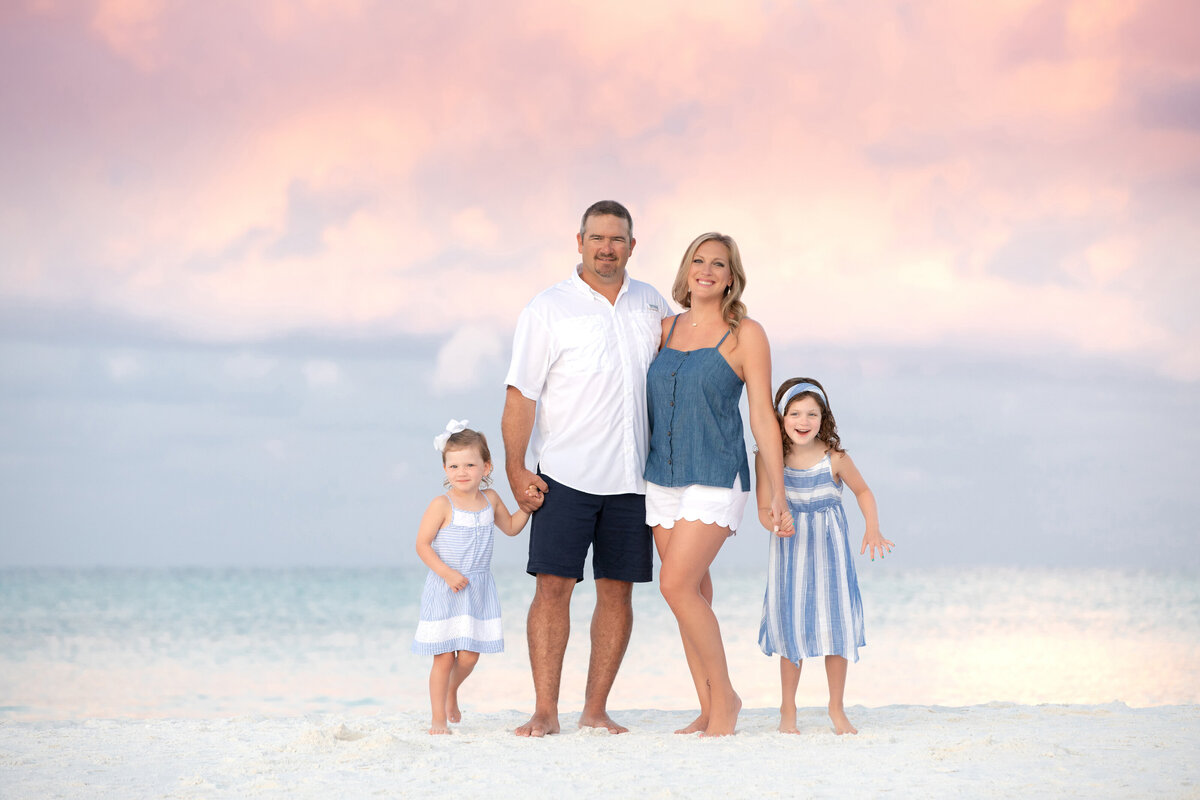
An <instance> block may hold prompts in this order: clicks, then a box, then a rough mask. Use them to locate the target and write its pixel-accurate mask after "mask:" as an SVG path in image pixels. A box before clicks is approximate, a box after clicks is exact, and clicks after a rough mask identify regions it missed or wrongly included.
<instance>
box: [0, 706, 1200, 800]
mask: <svg viewBox="0 0 1200 800" xmlns="http://www.w3.org/2000/svg"><path fill="white" fill-rule="evenodd" d="M849 714H850V718H851V719H852V720H853V721H854V723H855V724H856V725H857V726H858V728H859V731H860V733H859V735H858V736H842V737H838V736H835V735H833V733H832V730H831V729H830V728H829V725H828V721H827V719H826V717H825V715H824V710H823V709H819V708H809V709H802V710H801V715H800V720H799V727H800V728H801V733H800V734H799V735H792V736H787V735H783V734H779V733H777V732H776V731H775V726H776V724H777V722H778V716H777V712H775V711H774V710H773V709H749V710H746V711H743V713H742V716H741V719H740V721H739V725H738V734H737V735H736V736H733V737H728V738H724V739H712V740H702V739H699V738H698V737H695V736H687V737H685V736H676V735H674V734H672V733H671V731H672V730H674V729H675V728H676V727H681V726H682V725H684V724H686V723H687V722H688V721H690V719H691V714H690V713H689V712H683V711H622V712H615V713H614V717H615V718H616V719H618V721H620V722H622V723H624V724H626V725H628V726H629V727H630V728H631V732H630V733H628V734H624V735H621V736H612V735H609V734H607V733H604V732H597V731H591V730H588V731H580V730H578V729H576V728H575V724H576V722H577V720H578V714H567V715H565V716H564V718H563V722H564V723H565V728H564V730H565V731H566V733H564V734H562V735H559V736H553V737H547V738H546V739H539V740H529V739H520V738H517V737H516V736H514V735H513V734H512V733H511V731H512V729H513V728H514V727H516V726H517V725H518V724H520V723H521V722H523V721H524V719H525V716H524V715H523V714H521V713H519V712H517V711H505V712H497V713H490V714H480V715H471V714H469V713H468V714H467V717H466V719H465V721H464V723H463V724H461V725H457V726H454V727H455V731H456V732H455V734H454V735H452V736H436V737H435V736H429V735H428V734H426V733H425V729H426V727H427V725H428V721H427V719H426V718H425V715H424V714H417V713H399V714H380V715H377V716H339V715H329V716H317V715H312V716H307V717H299V718H296V717H291V718H270V717H240V718H233V719H186V720H175V719H156V720H138V719H116V720H85V721H76V722H13V721H5V722H0V797H4V798H52V797H70V798H87V797H104V798H111V797H121V798H127V797H163V798H168V797H169V798H210V797H231V798H233V797H247V798H254V797H288V798H322V799H323V800H326V799H327V798H334V797H350V798H353V797H369V796H379V797H438V796H447V795H448V793H451V792H456V791H460V790H461V791H463V792H464V794H463V795H460V796H462V797H468V796H470V797H480V798H486V797H496V798H508V797H510V796H515V795H518V794H519V795H522V796H527V795H532V796H543V797H544V796H558V797H574V796H584V797H604V796H611V797H615V798H660V797H697V798H705V797H713V798H727V797H753V798H770V797H797V796H812V797H862V796H879V795H888V796H894V797H1017V796H1035V797H1042V796H1052V797H1091V798H1094V797H1123V798H1124V797H1131V796H1132V797H1151V796H1153V797H1200V758H1197V753H1200V706H1159V707H1155V708H1129V707H1127V706H1125V705H1123V704H1121V703H1113V704H1108V705H1102V706H1078V705H1077V706H1059V705H1041V706H1021V705H1012V704H1001V703H993V704H988V705H982V706H968V707H962V708H948V707H942V706H886V707H882V708H864V707H861V706H858V707H852V708H851V709H850V710H849ZM467 792H469V793H470V794H469V795H468V794H466V793H467Z"/></svg>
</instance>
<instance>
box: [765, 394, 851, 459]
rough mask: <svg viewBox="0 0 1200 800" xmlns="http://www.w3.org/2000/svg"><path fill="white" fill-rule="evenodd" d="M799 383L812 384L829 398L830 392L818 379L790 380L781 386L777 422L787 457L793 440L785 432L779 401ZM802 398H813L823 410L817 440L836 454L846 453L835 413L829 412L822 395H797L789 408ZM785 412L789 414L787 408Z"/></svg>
mask: <svg viewBox="0 0 1200 800" xmlns="http://www.w3.org/2000/svg"><path fill="white" fill-rule="evenodd" d="M798 383H811V384H812V385H813V386H816V387H818V388H819V389H820V390H821V391H822V392H823V393H824V394H825V396H826V397H829V392H826V391H825V387H824V386H821V382H820V381H818V380H817V379H816V378H788V379H787V380H786V381H784V382H783V383H781V384H779V390H778V391H776V392H775V421H776V422H777V423H779V435H780V436H782V437H783V454H784V455H785V456H786V455H787V454H788V453H790V452H791V451H792V440H791V438H790V437H789V436H788V435H787V434H786V433H785V432H784V430H783V415H782V414H780V413H779V401H780V400H782V399H783V396H784V395H785V394H787V390H788V389H790V388H792V387H793V386H795V385H796V384H798ZM802 397H811V398H812V399H814V400H816V401H817V405H818V406H820V408H821V427H820V428H818V429H817V438H818V439H820V440H821V441H822V442H824V443H825V446H826V447H828V448H829V449H830V450H831V451H832V452H834V453H844V452H846V451H845V450H843V449H842V440H841V438H840V437H839V436H838V432H837V420H835V419H834V418H833V412H832V411H830V410H829V403H827V402H826V401H825V400H822V399H821V395H819V394H817V393H816V392H812V391H804V392H800V393H799V394H797V395H796V396H795V397H793V398H791V399H790V400H788V406H790V405H791V404H792V403H794V402H796V401H797V400H799V399H800V398H802ZM783 410H784V412H785V413H786V412H787V407H785V408H784V409H783Z"/></svg>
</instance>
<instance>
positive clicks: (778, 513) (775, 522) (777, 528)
mask: <svg viewBox="0 0 1200 800" xmlns="http://www.w3.org/2000/svg"><path fill="white" fill-rule="evenodd" d="M771 528H772V532H773V533H774V534H775V535H776V536H778V537H780V538H782V539H786V538H788V537H789V536H792V535H793V534H795V533H796V528H795V522H794V521H793V520H792V513H791V512H790V511H789V510H788V507H787V503H786V502H784V499H783V497H782V496H780V495H775V496H774V497H772V498H771Z"/></svg>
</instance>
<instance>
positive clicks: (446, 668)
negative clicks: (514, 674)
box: [412, 419, 529, 733]
mask: <svg viewBox="0 0 1200 800" xmlns="http://www.w3.org/2000/svg"><path fill="white" fill-rule="evenodd" d="M433 446H434V448H435V449H437V450H440V451H441V452H442V468H443V469H444V470H445V471H446V481H445V485H446V487H447V488H448V489H449V491H448V492H446V494H444V495H439V496H438V497H435V498H433V502H431V503H430V504H429V508H427V509H425V516H424V517H422V518H421V527H420V528H419V529H418V530H417V555H419V556H420V557H421V560H422V561H424V562H425V563H426V564H427V565H428V566H429V570H430V571H429V575H428V576H426V578H425V589H424V591H422V592H421V621H420V623H419V624H418V625H417V634H416V637H415V638H414V639H413V644H412V651H413V652H414V653H418V654H421V655H431V656H433V668H432V669H431V670H430V671H429V702H430V704H431V705H432V707H433V720H432V722H431V723H430V726H429V732H430V733H449V732H450V729H449V728H448V727H447V721H449V722H458V721H459V720H461V719H462V714H461V713H459V710H458V687H459V686H461V685H462V683H463V681H465V680H466V679H467V676H468V675H470V674H471V670H473V669H475V663H476V662H477V661H478V660H479V654H480V653H499V652H503V650H504V637H503V636H502V635H501V632H500V598H499V596H498V595H497V593H496V583H495V581H493V580H492V573H491V571H490V568H491V563H492V529H493V528H498V529H500V530H501V531H503V532H504V533H506V534H507V535H509V536H516V535H517V534H518V533H520V532H521V529H522V528H524V527H525V522H526V521H527V520H528V519H529V515H528V514H527V513H525V512H524V511H517V513H515V514H509V513H508V509H507V508H506V507H505V506H504V503H503V501H501V499H500V495H498V494H496V491H495V490H494V489H488V488H484V489H483V490H482V491H481V490H480V488H479V486H480V484H483V485H484V486H485V487H486V486H487V485H488V484H489V483H491V477H490V476H491V472H492V454H491V452H490V451H489V450H488V445H487V439H485V438H484V436H483V434H482V433H480V432H478V431H473V430H471V429H469V428H467V420H463V421H462V422H458V421H457V420H453V419H452V420H450V422H449V423H447V425H446V432H445V433H443V434H441V435H439V436H437V437H436V438H434V440H433Z"/></svg>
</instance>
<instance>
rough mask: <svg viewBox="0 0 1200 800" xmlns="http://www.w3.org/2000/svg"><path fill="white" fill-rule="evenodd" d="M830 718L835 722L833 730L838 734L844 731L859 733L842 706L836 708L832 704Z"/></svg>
mask: <svg viewBox="0 0 1200 800" xmlns="http://www.w3.org/2000/svg"><path fill="white" fill-rule="evenodd" d="M829 719H830V720H831V721H832V722H833V732H834V733H836V734H837V735H838V736H841V735H842V734H843V733H858V728H856V727H854V726H853V725H851V724H850V720H849V719H847V718H846V712H845V711H843V710H842V709H840V708H838V709H835V708H833V707H832V706H831V707H830V709H829Z"/></svg>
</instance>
